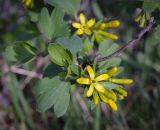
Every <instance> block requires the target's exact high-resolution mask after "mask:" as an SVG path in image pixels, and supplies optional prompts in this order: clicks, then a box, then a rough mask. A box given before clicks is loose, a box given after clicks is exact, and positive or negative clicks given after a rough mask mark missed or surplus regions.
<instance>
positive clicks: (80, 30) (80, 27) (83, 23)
mask: <svg viewBox="0 0 160 130" xmlns="http://www.w3.org/2000/svg"><path fill="white" fill-rule="evenodd" d="M79 20H80V22H79V23H78V22H73V23H72V26H73V27H74V28H76V29H77V31H76V32H75V33H76V34H77V35H82V34H87V35H91V34H92V31H91V28H92V27H93V25H94V24H95V19H94V18H91V19H89V20H88V21H87V20H86V17H85V16H84V14H83V13H80V15H79Z"/></svg>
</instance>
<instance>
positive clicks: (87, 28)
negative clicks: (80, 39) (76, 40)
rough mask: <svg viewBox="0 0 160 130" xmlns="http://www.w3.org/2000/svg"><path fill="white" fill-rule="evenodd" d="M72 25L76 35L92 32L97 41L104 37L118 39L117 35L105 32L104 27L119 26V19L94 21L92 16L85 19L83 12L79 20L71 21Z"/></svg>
mask: <svg viewBox="0 0 160 130" xmlns="http://www.w3.org/2000/svg"><path fill="white" fill-rule="evenodd" d="M97 24H98V26H97ZM72 26H73V27H74V28H76V29H77V31H76V32H75V33H76V34H77V35H82V34H87V35H91V34H93V35H94V37H95V39H96V40H97V42H100V41H102V40H103V39H106V38H111V39H113V40H117V39H118V36H117V35H115V34H112V33H108V32H106V29H108V28H116V27H119V26H120V21H118V20H111V21H108V22H101V23H98V22H97V23H96V20H95V19H94V18H91V19H89V20H88V21H87V19H86V17H85V15H84V14H83V13H80V15H79V22H72Z"/></svg>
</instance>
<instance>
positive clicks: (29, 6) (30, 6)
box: [23, 0, 33, 8]
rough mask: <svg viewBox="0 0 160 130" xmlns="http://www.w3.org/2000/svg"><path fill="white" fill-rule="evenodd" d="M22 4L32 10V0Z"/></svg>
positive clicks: (24, 0) (26, 0)
mask: <svg viewBox="0 0 160 130" xmlns="http://www.w3.org/2000/svg"><path fill="white" fill-rule="evenodd" d="M23 4H24V6H25V7H27V8H32V7H33V0H23Z"/></svg>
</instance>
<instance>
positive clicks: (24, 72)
mask: <svg viewBox="0 0 160 130" xmlns="http://www.w3.org/2000/svg"><path fill="white" fill-rule="evenodd" d="M10 70H11V72H13V73H16V74H20V75H25V76H27V77H31V78H38V79H42V74H40V73H37V72H34V71H28V70H25V69H22V68H19V67H17V66H16V65H13V66H11V68H10Z"/></svg>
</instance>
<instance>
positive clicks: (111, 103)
mask: <svg viewBox="0 0 160 130" xmlns="http://www.w3.org/2000/svg"><path fill="white" fill-rule="evenodd" d="M108 104H109V106H110V107H111V108H112V110H114V111H117V110H118V107H117V104H116V103H115V102H114V101H112V100H109V101H108Z"/></svg>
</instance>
